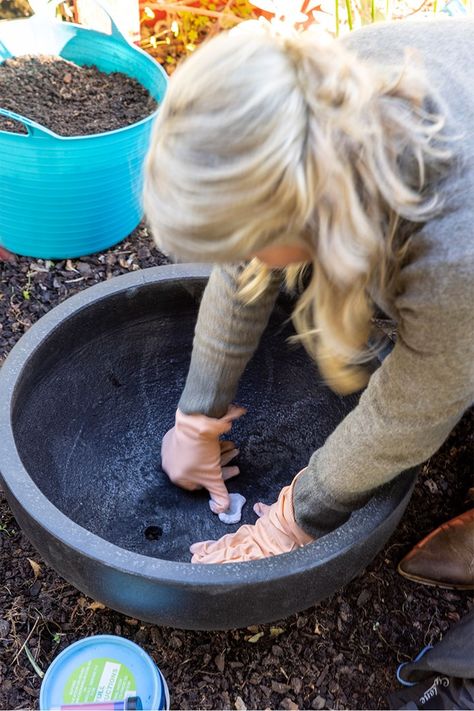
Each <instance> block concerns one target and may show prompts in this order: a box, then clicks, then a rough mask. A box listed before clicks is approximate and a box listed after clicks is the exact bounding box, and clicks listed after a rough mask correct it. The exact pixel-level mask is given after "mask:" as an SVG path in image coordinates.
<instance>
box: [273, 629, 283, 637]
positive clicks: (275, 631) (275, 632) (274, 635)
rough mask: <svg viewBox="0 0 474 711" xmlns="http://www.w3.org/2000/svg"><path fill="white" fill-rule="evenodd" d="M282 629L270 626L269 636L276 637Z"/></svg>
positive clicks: (281, 632)
mask: <svg viewBox="0 0 474 711" xmlns="http://www.w3.org/2000/svg"><path fill="white" fill-rule="evenodd" d="M284 631H285V630H284V629H283V627H270V637H278V636H279V635H281V634H283V632H284Z"/></svg>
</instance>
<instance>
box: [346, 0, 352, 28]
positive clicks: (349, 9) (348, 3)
mask: <svg viewBox="0 0 474 711" xmlns="http://www.w3.org/2000/svg"><path fill="white" fill-rule="evenodd" d="M346 9H347V24H348V25H349V29H350V30H352V27H353V22H352V7H351V0H346Z"/></svg>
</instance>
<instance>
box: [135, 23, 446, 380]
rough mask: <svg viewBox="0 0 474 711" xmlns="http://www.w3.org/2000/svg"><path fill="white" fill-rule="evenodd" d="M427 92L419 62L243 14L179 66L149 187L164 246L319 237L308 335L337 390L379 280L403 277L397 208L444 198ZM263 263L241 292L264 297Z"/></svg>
mask: <svg viewBox="0 0 474 711" xmlns="http://www.w3.org/2000/svg"><path fill="white" fill-rule="evenodd" d="M412 64H413V63H412ZM429 98H430V91H429V88H428V85H427V82H426V81H425V79H424V76H423V73H422V71H421V70H420V69H419V68H416V66H412V65H411V66H408V64H405V66H403V67H402V68H397V69H393V68H381V67H378V66H374V65H372V64H370V65H369V64H367V63H365V62H363V61H362V60H360V59H358V58H356V56H355V55H354V54H352V53H351V52H350V51H349V50H347V49H346V48H345V47H344V46H343V45H342V44H341V43H340V42H339V41H335V40H331V39H330V38H329V37H326V38H324V37H323V36H322V35H319V34H315V33H313V32H311V31H306V32H302V33H296V32H293V31H289V30H287V29H282V28H281V27H280V28H278V27H275V26H270V24H269V23H256V22H246V23H243V24H242V25H241V26H240V27H239V31H238V32H236V31H235V30H234V31H231V32H229V33H224V34H221V35H219V36H217V37H215V38H213V39H212V40H210V41H208V42H207V43H206V44H204V45H203V46H202V47H201V48H200V49H199V50H198V51H197V52H196V54H195V55H193V56H192V57H191V58H190V59H188V60H187V61H186V62H184V63H183V65H182V66H181V67H180V68H179V69H178V70H177V71H176V73H175V74H174V76H173V78H172V80H171V82H170V86H169V90H168V93H167V96H166V97H165V100H164V102H163V105H162V107H161V110H160V114H159V116H158V118H157V121H156V125H155V127H154V132H153V137H152V143H151V148H150V151H149V155H148V159H147V167H146V182H145V193H144V200H145V209H146V214H147V217H148V220H149V222H150V226H151V228H152V231H153V234H154V235H155V239H156V241H157V243H158V245H159V247H160V248H161V249H163V250H164V251H165V252H167V253H168V254H171V255H173V256H174V257H177V258H178V259H180V260H188V261H196V260H197V261H209V262H238V261H246V260H248V259H249V257H251V256H252V255H254V254H255V253H256V252H258V251H259V250H261V249H263V248H264V247H268V246H270V245H272V246H273V245H278V244H292V243H295V244H301V245H304V246H306V247H308V248H309V251H310V253H311V254H312V255H313V263H312V275H311V278H310V281H309V284H308V285H307V286H306V289H305V290H304V291H303V294H302V295H301V297H300V299H299V301H298V303H297V305H296V308H295V311H294V313H293V320H294V323H295V327H296V331H297V333H298V337H299V338H300V339H301V340H302V341H303V343H304V344H305V346H306V348H307V350H308V351H309V352H310V353H311V354H312V355H313V356H314V357H315V359H316V360H317V362H318V365H319V368H320V371H321V372H322V374H323V376H324V377H325V378H326V380H328V381H329V383H330V384H331V386H332V387H333V388H334V389H335V390H338V391H339V392H351V391H353V390H355V389H357V388H359V387H361V386H362V385H363V384H364V382H365V381H366V379H367V376H366V374H365V371H364V369H362V368H360V364H361V363H363V362H365V361H366V360H368V353H367V340H368V337H369V332H370V328H371V318H372V315H373V304H372V302H371V300H370V297H369V296H368V289H369V287H371V286H373V285H374V284H375V285H376V286H377V288H379V289H381V290H382V292H387V291H388V290H389V289H390V288H392V287H393V283H394V281H395V278H396V273H397V270H398V269H399V268H400V264H401V260H402V259H403V258H404V254H405V251H406V244H399V243H398V240H397V234H398V223H399V220H400V219H401V218H403V219H404V220H408V221H411V222H414V223H419V222H423V221H426V220H427V219H428V218H429V217H431V216H432V215H434V214H435V213H436V211H437V210H439V200H438V196H437V195H436V194H435V193H434V192H433V190H432V191H431V194H429V193H428V191H427V190H426V187H429V183H430V180H429V179H428V178H429V175H428V173H429V172H430V171H431V169H432V168H433V167H436V165H437V164H438V163H439V164H441V163H442V162H443V161H445V160H447V159H448V157H449V152H448V151H447V150H446V148H445V147H443V144H442V141H441V132H442V129H443V126H444V119H443V118H442V117H441V116H440V115H434V114H430V113H428V112H427V110H426V109H425V108H424V106H425V101H426V99H429ZM425 193H426V194H425ZM268 274H269V272H268V269H266V268H265V267H264V266H263V265H261V264H260V263H258V262H256V261H255V260H253V261H251V262H250V264H249V265H248V267H247V268H246V269H245V270H244V273H243V277H242V289H241V297H242V298H244V299H246V300H251V299H254V298H258V296H259V294H260V293H261V292H262V290H263V289H264V288H265V286H266V284H267V282H268ZM300 276H301V268H298V267H297V268H295V267H290V268H288V269H287V281H288V282H289V283H291V284H294V283H295V282H296V281H297V280H298V278H299V277H300Z"/></svg>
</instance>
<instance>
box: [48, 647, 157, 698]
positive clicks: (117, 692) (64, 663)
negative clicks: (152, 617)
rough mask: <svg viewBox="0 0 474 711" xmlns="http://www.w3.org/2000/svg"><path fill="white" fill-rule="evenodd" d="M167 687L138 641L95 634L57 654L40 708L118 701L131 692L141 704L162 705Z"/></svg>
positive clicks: (49, 669)
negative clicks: (137, 697) (138, 698)
mask: <svg viewBox="0 0 474 711" xmlns="http://www.w3.org/2000/svg"><path fill="white" fill-rule="evenodd" d="M166 691H167V687H166V682H165V681H164V678H163V677H162V675H161V673H160V671H159V669H158V667H157V666H156V664H155V663H154V661H153V660H152V658H151V657H150V656H149V655H148V654H147V653H146V652H145V651H143V649H141V648H140V647H139V646H138V645H137V644H135V643H134V642H130V640H128V639H122V637H116V636H114V635H98V636H96V637H86V638H85V639H81V640H79V642H74V644H71V645H70V646H69V647H67V648H66V649H65V650H63V651H62V652H61V654H59V655H58V656H57V657H56V659H55V660H54V661H53V663H52V664H51V666H50V667H49V668H48V670H47V672H46V674H45V676H44V679H43V683H42V684H41V692H40V709H41V710H42V711H48V710H49V709H51V708H53V707H58V706H62V705H63V704H84V703H85V704H87V703H94V702H95V703H100V702H103V701H122V700H123V699H124V698H125V697H126V696H130V695H132V696H134V695H136V696H139V697H140V699H141V703H142V706H143V709H144V710H147V709H149V710H150V709H153V710H157V709H166V708H169V696H168V695H167V693H166Z"/></svg>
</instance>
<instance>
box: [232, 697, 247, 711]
mask: <svg viewBox="0 0 474 711" xmlns="http://www.w3.org/2000/svg"><path fill="white" fill-rule="evenodd" d="M234 706H235V708H236V709H237V711H247V707H246V705H245V704H244V701H243V699H241V698H240V696H237V698H236V700H235V702H234Z"/></svg>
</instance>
